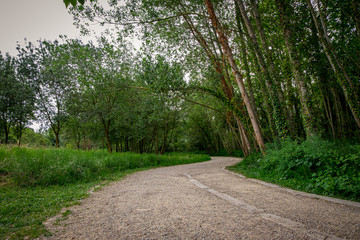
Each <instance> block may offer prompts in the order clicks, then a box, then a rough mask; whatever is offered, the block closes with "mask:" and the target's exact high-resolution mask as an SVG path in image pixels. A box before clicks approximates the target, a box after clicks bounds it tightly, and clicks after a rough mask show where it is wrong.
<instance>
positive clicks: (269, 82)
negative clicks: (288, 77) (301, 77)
mask: <svg viewBox="0 0 360 240" xmlns="http://www.w3.org/2000/svg"><path fill="white" fill-rule="evenodd" d="M236 3H237V6H238V8H239V10H240V13H241V16H242V18H243V20H244V23H245V26H246V29H247V31H248V34H249V38H250V42H251V44H252V46H253V48H254V50H255V55H256V57H257V59H258V61H259V65H260V67H261V71H262V72H263V74H264V75H265V78H264V79H265V83H266V86H267V88H268V89H269V95H270V101H271V104H272V107H273V115H274V119H275V125H276V130H277V132H278V134H279V136H280V137H282V138H284V137H286V136H287V135H288V130H287V123H286V121H285V118H284V112H283V109H282V106H281V105H282V103H281V102H280V98H279V94H278V89H277V86H276V84H275V81H274V79H273V78H272V76H271V74H270V72H269V70H268V67H267V65H266V63H265V59H264V56H263V53H262V51H261V49H260V46H259V44H258V40H257V37H256V35H255V30H254V28H253V26H252V24H251V22H250V20H249V17H248V15H247V13H246V11H245V7H244V4H243V1H242V0H236Z"/></svg>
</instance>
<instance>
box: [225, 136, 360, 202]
mask: <svg viewBox="0 0 360 240" xmlns="http://www.w3.org/2000/svg"><path fill="white" fill-rule="evenodd" d="M231 169H233V170H235V171H238V172H241V173H243V174H245V175H246V176H248V177H254V178H260V179H263V180H266V181H270V182H274V183H277V184H280V185H284V186H287V187H291V188H294V189H298V190H301V191H307V192H312V193H317V194H322V195H327V196H334V197H339V198H345V199H350V200H356V201H360V144H359V142H357V141H351V140H342V141H330V140H324V139H321V138H319V137H312V138H310V139H308V140H306V141H303V142H297V141H291V140H285V141H283V142H281V143H280V144H270V145H268V146H267V151H266V154H265V155H261V154H259V153H255V154H252V155H250V156H249V157H247V158H246V159H244V160H243V161H242V162H240V163H239V164H237V165H235V166H234V167H232V168H231Z"/></svg>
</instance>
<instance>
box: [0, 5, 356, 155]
mask: <svg viewBox="0 0 360 240" xmlns="http://www.w3.org/2000/svg"><path fill="white" fill-rule="evenodd" d="M65 2H76V1H65ZM79 2H82V1H79ZM101 3H102V2H101ZM101 3H98V1H87V2H85V4H84V5H81V4H77V5H76V6H75V4H74V6H71V5H70V6H69V9H70V12H71V13H72V14H73V16H74V21H75V23H76V24H77V26H78V27H79V28H81V30H82V32H83V33H84V34H86V33H89V31H90V29H89V26H91V25H93V24H99V25H101V26H103V27H104V29H107V30H106V31H105V30H104V34H103V35H102V36H98V40H97V41H96V42H90V43H84V42H82V41H80V40H77V39H68V38H66V37H62V38H61V39H60V40H59V41H54V42H52V41H39V42H37V43H30V42H29V43H26V44H25V45H24V46H21V45H19V46H18V55H17V56H10V55H8V54H1V55H0V68H1V70H0V120H1V130H0V134H1V142H2V143H4V144H8V143H17V144H18V145H21V144H22V143H25V144H27V145H29V146H42V145H44V146H50V145H53V146H56V147H60V146H62V147H71V148H77V149H97V148H106V149H107V150H108V151H109V152H112V151H133V152H139V153H143V152H153V153H160V154H162V153H164V152H166V151H206V152H208V153H213V154H215V153H219V152H221V151H226V152H227V153H228V154H230V153H231V152H233V151H235V150H241V151H242V152H243V154H244V155H245V156H247V155H249V154H250V153H251V152H260V151H261V152H264V151H265V150H266V143H277V142H281V141H283V140H284V139H292V140H297V141H300V142H301V141H303V140H306V139H308V138H310V137H312V136H320V137H321V138H323V139H359V135H360V131H359V130H360V97H359V96H360V86H359V85H360V81H359V80H360V3H359V2H358V1H357V0H346V1H345V0H339V1H329V0H314V1H313V0H300V1H284V0H263V1H256V0H234V1H232V0H226V1H219V0H216V1H215V0H213V1H210V0H204V1H198V0H193V1H190V0H169V1H163V0H162V1H160V0H142V1H138V0H127V1H125V3H124V2H120V3H119V2H118V1H109V3H108V4H107V5H104V6H103V5H101ZM136 37H137V38H139V39H140V40H141V43H142V46H141V48H140V49H135V48H134V46H132V44H131V41H132V39H134V38H136ZM32 121H37V122H38V123H41V126H42V127H41V129H40V133H34V132H33V131H31V130H30V129H29V128H28V127H29V124H30V123H31V122H32Z"/></svg>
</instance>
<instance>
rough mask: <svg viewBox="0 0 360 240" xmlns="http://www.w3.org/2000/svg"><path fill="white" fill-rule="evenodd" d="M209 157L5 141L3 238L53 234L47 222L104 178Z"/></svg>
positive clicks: (0, 152) (0, 171) (1, 153)
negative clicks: (44, 146) (41, 146)
mask: <svg viewBox="0 0 360 240" xmlns="http://www.w3.org/2000/svg"><path fill="white" fill-rule="evenodd" d="M206 160H210V157H209V156H207V155H200V154H180V153H170V154H164V155H156V154H135V153H113V154H109V153H107V152H104V151H76V150H68V149H26V148H7V147H0V239H24V238H35V237H38V236H40V235H41V234H43V235H46V234H49V233H47V231H46V229H45V228H44V226H43V225H42V222H43V221H45V220H46V219H47V218H49V217H51V216H53V215H56V214H57V213H59V212H60V210H61V208H63V207H66V206H70V205H73V204H76V203H78V200H80V199H82V198H84V197H86V196H87V194H88V191H89V189H90V188H92V187H94V186H96V185H98V184H100V183H104V182H107V181H111V180H117V179H120V178H121V177H123V176H124V175H126V174H127V173H130V172H134V171H139V170H145V169H149V168H154V167H159V166H171V165H177V164H187V163H194V162H201V161H206Z"/></svg>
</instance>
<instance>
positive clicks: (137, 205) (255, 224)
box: [46, 157, 360, 239]
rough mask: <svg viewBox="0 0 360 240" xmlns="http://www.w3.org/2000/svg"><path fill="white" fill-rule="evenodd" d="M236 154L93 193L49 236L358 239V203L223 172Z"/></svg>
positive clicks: (163, 170)
mask: <svg viewBox="0 0 360 240" xmlns="http://www.w3.org/2000/svg"><path fill="white" fill-rule="evenodd" d="M237 161H239V160H238V159H234V158H225V157H216V158H213V160H212V161H209V162H203V163H196V164H190V165H182V166H175V167H166V168H159V169H153V170H148V171H144V172H138V173H135V174H132V175H130V176H128V177H126V178H125V179H124V180H122V181H118V182H114V183H112V184H110V185H109V186H107V187H104V188H103V189H102V190H100V191H97V192H94V193H92V194H91V196H90V197H89V198H87V199H85V200H83V202H82V204H81V205H77V206H73V207H71V208H70V210H71V211H72V214H70V215H69V216H68V219H67V220H64V221H61V223H60V225H56V224H55V225H54V222H55V221H54V219H52V220H49V221H48V222H47V223H46V226H47V228H48V229H49V230H50V231H51V232H53V233H54V235H53V236H52V237H50V238H48V239H360V204H358V203H352V204H347V202H346V201H344V202H343V201H339V202H338V203H336V202H331V201H327V200H324V199H321V198H314V197H308V196H303V195H300V194H297V193H296V192H289V191H285V190H283V189H281V188H273V187H270V186H266V185H263V184H259V183H258V182H254V181H251V180H250V179H246V178H241V177H239V176H237V175H235V174H231V173H229V172H227V171H225V170H224V167H225V166H228V165H232V164H235V163H236V162H237Z"/></svg>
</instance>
